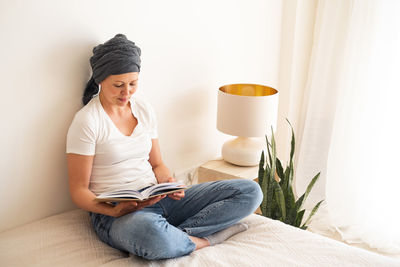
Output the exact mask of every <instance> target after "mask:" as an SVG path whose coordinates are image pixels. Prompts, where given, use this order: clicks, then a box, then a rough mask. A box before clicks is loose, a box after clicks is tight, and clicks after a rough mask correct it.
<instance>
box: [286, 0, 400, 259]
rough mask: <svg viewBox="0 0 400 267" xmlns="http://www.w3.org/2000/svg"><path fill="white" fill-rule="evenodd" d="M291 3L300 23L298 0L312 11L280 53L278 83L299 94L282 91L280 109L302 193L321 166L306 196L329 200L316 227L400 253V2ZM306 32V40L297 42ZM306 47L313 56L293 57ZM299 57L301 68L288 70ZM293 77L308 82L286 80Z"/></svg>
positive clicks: (295, 21) (309, 204) (340, 0)
mask: <svg viewBox="0 0 400 267" xmlns="http://www.w3.org/2000/svg"><path fill="white" fill-rule="evenodd" d="M305 2H307V1H305ZM292 3H293V4H291V6H290V7H288V8H286V9H284V16H283V17H284V19H285V15H286V16H287V15H288V14H291V15H293V14H294V15H295V16H296V19H293V16H291V21H292V22H293V25H296V24H299V23H300V24H301V25H304V21H305V18H304V16H303V15H302V14H304V8H306V9H307V10H308V11H307V12H308V14H312V15H313V18H314V19H313V20H311V23H309V25H310V26H308V27H299V28H296V27H293V28H292V31H290V35H291V36H295V37H296V38H293V42H292V44H291V45H290V46H289V49H288V48H284V49H283V51H282V55H283V54H284V53H288V51H290V55H291V57H290V60H288V59H285V61H283V60H282V61H281V62H282V66H281V72H282V75H281V81H282V85H283V87H281V90H284V91H286V92H290V95H293V94H295V95H296V96H297V97H296V99H293V98H287V99H290V101H288V102H289V103H290V104H289V105H287V106H295V107H298V108H297V110H295V111H293V109H291V108H286V109H285V110H286V113H287V116H288V117H289V119H290V120H291V121H293V122H294V124H295V128H296V137H297V140H298V146H297V148H298V151H297V153H296V156H297V161H296V190H297V192H299V194H301V193H302V192H304V190H305V188H306V187H307V185H308V183H309V181H310V179H311V178H312V177H313V176H314V175H315V174H316V173H317V172H318V171H321V172H322V175H321V178H320V181H319V182H318V183H317V185H316V186H315V188H314V189H313V191H312V192H311V194H310V195H309V201H308V202H307V207H308V208H311V207H312V206H313V205H315V203H316V202H317V201H319V200H320V199H325V200H326V201H325V205H324V206H323V207H322V209H321V210H320V211H319V212H318V213H317V217H316V219H315V222H314V227H315V229H319V230H321V229H323V228H325V229H336V230H337V231H338V232H339V233H340V234H341V237H342V238H343V240H345V241H347V242H349V243H354V242H363V243H366V244H368V245H369V246H371V247H372V248H377V249H378V250H381V251H383V252H387V253H400V230H399V229H400V227H399V226H398V224H399V221H400V214H399V208H398V205H399V204H400V173H399V169H400V167H399V165H400V164H399V163H398V161H399V160H400V155H399V153H400V141H399V140H400V137H398V136H399V127H398V123H399V119H398V118H399V116H400V83H399V80H400V16H399V14H400V2H399V1H391V0H353V1H349V0H337V1H328V0H326V1H310V2H308V3H307V4H306V5H307V7H304V2H303V1H294V2H292ZM289 11H290V12H289ZM285 12H286V13H285ZM306 21H308V22H310V18H307V20H306ZM283 30H285V29H284V28H283ZM309 31H311V32H312V43H311V45H310V46H308V48H307V47H305V48H304V49H302V50H299V51H296V49H295V48H296V47H299V44H301V43H304V40H303V39H304V38H308V37H309V36H310V33H309ZM284 35H285V33H284ZM299 36H304V38H302V37H299ZM283 39H284V38H283ZM307 51H310V53H309V54H310V57H309V61H307V60H304V59H299V56H298V54H299V53H304V52H307ZM296 55H297V56H296ZM282 59H284V57H282ZM301 64H303V67H304V68H303V69H301V71H293V68H289V69H291V70H292V71H287V69H288V66H295V65H301ZM285 70H286V71H285ZM296 77H303V78H304V79H305V82H304V83H303V84H301V85H300V86H299V84H297V85H294V84H289V83H287V82H283V81H287V80H293V79H295V78H296ZM297 80H299V78H297ZM300 80H301V79H300ZM299 96H301V97H299ZM295 103H296V104H295ZM296 111H297V112H296ZM281 127H287V126H281ZM278 131H279V128H278ZM285 138H286V137H285ZM278 145H279V143H278Z"/></svg>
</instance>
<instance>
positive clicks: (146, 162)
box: [67, 34, 262, 259]
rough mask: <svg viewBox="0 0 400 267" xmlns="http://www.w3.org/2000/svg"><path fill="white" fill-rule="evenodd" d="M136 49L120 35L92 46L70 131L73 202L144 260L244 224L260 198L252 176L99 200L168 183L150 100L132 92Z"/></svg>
mask: <svg viewBox="0 0 400 267" xmlns="http://www.w3.org/2000/svg"><path fill="white" fill-rule="evenodd" d="M140 54H141V50H140V49H139V47H138V46H136V45H135V43H133V42H132V41H129V40H128V39H127V38H126V37H125V36H124V35H122V34H117V35H116V36H115V37H114V38H112V39H110V40H108V41H107V42H105V43H104V44H100V45H98V46H96V47H95V48H94V49H93V56H92V57H91V58H90V64H91V67H92V72H93V76H92V78H91V79H90V81H89V82H88V84H87V86H86V89H85V92H84V94H83V103H84V107H83V108H82V109H81V110H79V111H78V112H77V113H76V115H75V117H74V119H73V121H72V123H71V125H70V127H69V130H68V136H67V162H68V172H69V186H70V192H71V196H72V199H73V201H74V202H75V203H76V204H77V205H78V206H79V207H81V208H82V209H85V210H87V211H89V212H90V216H91V221H92V224H93V227H94V230H95V232H96V233H97V235H98V236H99V238H100V239H101V240H102V241H103V242H105V243H107V244H108V245H110V246H111V247H114V248H117V249H120V250H122V251H127V252H130V253H133V254H135V255H137V256H140V257H143V258H146V259H167V258H174V257H179V256H183V255H187V254H189V253H191V252H192V251H194V250H196V249H201V248H203V247H206V246H210V245H215V244H218V243H220V242H222V241H224V240H226V239H227V238H229V237H231V236H232V235H234V234H236V233H239V232H242V231H244V230H246V229H247V226H246V225H245V224H243V223H238V222H239V221H240V220H241V219H242V218H244V217H246V216H248V215H250V214H251V213H253V212H254V211H255V210H256V208H257V207H258V205H259V204H260V202H261V199H262V193H261V190H260V188H259V186H258V184H257V183H255V182H253V181H248V180H229V181H216V182H209V183H202V184H198V185H193V186H192V187H190V188H189V189H187V190H186V191H184V192H179V193H173V194H169V195H168V196H165V195H164V196H158V197H155V198H152V199H150V200H147V201H144V202H137V201H127V202H119V203H118V202H116V203H104V202H97V201H95V198H96V196H97V195H99V194H101V193H104V192H111V191H114V190H118V189H122V188H135V189H138V190H139V189H142V188H145V187H148V186H150V185H153V184H157V183H164V182H172V181H173V178H172V177H171V174H170V171H169V170H168V168H167V167H166V166H165V165H164V163H163V161H162V159H161V153H160V147H159V143H158V139H157V121H156V118H155V114H154V111H153V109H152V107H151V106H150V105H149V104H148V103H147V102H145V101H144V100H142V99H140V98H138V97H136V96H135V92H136V90H137V88H138V78H139V72H140Z"/></svg>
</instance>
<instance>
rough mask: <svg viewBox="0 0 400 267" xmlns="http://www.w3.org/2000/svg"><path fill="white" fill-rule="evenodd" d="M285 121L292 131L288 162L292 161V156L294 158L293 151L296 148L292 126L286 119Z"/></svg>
mask: <svg viewBox="0 0 400 267" xmlns="http://www.w3.org/2000/svg"><path fill="white" fill-rule="evenodd" d="M286 121H287V122H288V123H289V125H290V128H291V129H292V140H291V147H290V161H291V162H292V161H293V156H294V149H295V146H296V142H295V138H294V131H293V126H292V124H291V123H290V121H289V120H288V119H287V118H286Z"/></svg>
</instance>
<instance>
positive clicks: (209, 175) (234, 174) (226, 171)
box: [197, 159, 258, 183]
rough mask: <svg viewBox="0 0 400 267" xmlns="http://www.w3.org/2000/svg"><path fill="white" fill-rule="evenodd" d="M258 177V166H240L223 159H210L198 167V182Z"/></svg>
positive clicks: (253, 178)
mask: <svg viewBox="0 0 400 267" xmlns="http://www.w3.org/2000/svg"><path fill="white" fill-rule="evenodd" d="M257 177H258V166H253V167H241V166H236V165H233V164H230V163H228V162H226V161H224V160H223V159H218V160H210V161H207V162H206V163H204V164H203V165H201V166H200V167H199V169H198V178H197V182H198V183H204V182H210V181H218V180H230V179H249V180H255V179H257Z"/></svg>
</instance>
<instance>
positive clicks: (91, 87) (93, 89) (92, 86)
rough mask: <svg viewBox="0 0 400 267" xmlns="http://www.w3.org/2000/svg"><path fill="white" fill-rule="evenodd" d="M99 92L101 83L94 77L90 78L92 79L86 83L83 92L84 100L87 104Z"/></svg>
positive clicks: (84, 103)
mask: <svg viewBox="0 0 400 267" xmlns="http://www.w3.org/2000/svg"><path fill="white" fill-rule="evenodd" d="M98 92H99V85H98V84H97V83H96V82H95V81H94V78H93V77H92V78H90V80H89V81H88V82H87V84H86V88H85V92H84V93H83V97H82V102H83V105H84V106H85V105H86V104H87V103H89V101H90V100H91V99H92V98H93V96H94V95H96V94H97V93H98Z"/></svg>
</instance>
